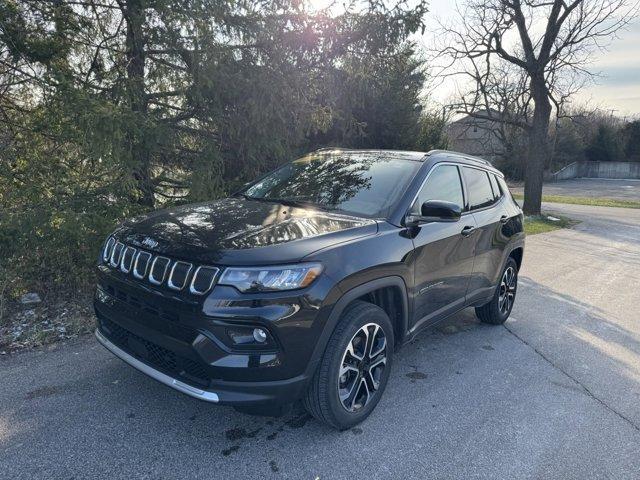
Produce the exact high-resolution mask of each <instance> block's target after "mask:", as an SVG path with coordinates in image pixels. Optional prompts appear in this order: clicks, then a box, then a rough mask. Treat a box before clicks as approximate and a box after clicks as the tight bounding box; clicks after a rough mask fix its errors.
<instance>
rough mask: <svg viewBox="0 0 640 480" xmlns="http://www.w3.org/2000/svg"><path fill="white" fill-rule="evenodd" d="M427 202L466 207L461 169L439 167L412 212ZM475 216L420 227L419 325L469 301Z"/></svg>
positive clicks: (416, 301)
mask: <svg viewBox="0 0 640 480" xmlns="http://www.w3.org/2000/svg"><path fill="white" fill-rule="evenodd" d="M427 200H445V201H447V202H453V203H456V204H457V205H460V206H461V207H464V205H465V201H464V195H463V190H462V182H461V177H460V171H459V167H458V166H456V165H452V164H443V165H436V166H435V167H434V169H433V170H432V171H431V172H430V173H429V176H428V177H427V180H426V181H425V183H424V185H423V186H422V189H421V190H420V193H419V194H418V198H417V201H416V202H415V204H414V205H413V207H412V209H413V210H415V211H416V212H418V211H419V210H420V206H421V205H422V204H423V203H424V202H426V201H427ZM475 227H476V224H475V219H474V218H473V215H468V214H466V215H463V216H462V218H461V219H460V220H459V221H457V222H452V223H447V222H431V223H426V224H424V225H421V226H420V227H416V228H417V232H415V236H414V238H413V242H414V249H415V250H414V256H413V263H414V279H415V282H414V289H415V290H414V312H415V320H416V323H415V325H414V327H413V329H412V330H414V329H416V328H417V327H418V326H421V325H425V324H429V323H432V322H435V321H437V320H439V319H440V318H442V317H443V316H445V315H447V314H448V313H450V312H451V311H453V310H456V309H458V308H460V307H462V305H463V304H464V302H465V295H466V292H467V286H468V283H469V278H470V275H471V272H472V270H473V259H474V244H475V239H474V238H473V237H474V230H475Z"/></svg>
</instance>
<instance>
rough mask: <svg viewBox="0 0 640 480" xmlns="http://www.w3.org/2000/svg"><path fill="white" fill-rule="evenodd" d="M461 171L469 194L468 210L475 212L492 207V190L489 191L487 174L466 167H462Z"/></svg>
mask: <svg viewBox="0 0 640 480" xmlns="http://www.w3.org/2000/svg"><path fill="white" fill-rule="evenodd" d="M462 171H463V172H464V179H465V182H466V184H467V190H468V194H469V208H470V209H471V210H476V209H478V208H484V207H488V206H490V205H492V204H493V202H494V199H493V190H491V183H490V181H489V175H488V174H487V172H485V171H484V170H478V169H477V168H468V167H463V168H462Z"/></svg>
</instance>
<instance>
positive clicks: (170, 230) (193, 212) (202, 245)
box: [116, 198, 377, 265]
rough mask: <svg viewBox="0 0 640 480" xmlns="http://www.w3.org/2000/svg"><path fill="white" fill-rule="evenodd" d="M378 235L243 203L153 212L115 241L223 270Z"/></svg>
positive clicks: (332, 217)
mask: <svg viewBox="0 0 640 480" xmlns="http://www.w3.org/2000/svg"><path fill="white" fill-rule="evenodd" d="M376 232H377V223H376V221H374V220H371V219H367V218H360V217H353V216H349V215H342V214H336V213H332V212H326V211H321V210H316V209H313V208H299V207H291V206H287V205H282V204H279V203H269V202H263V201H257V200H247V199H244V198H226V199H223V200H218V201H213V202H206V203H200V204H195V205H187V206H182V207H177V208H172V209H166V210H158V211H156V212H153V213H150V214H148V215H143V216H140V217H136V218H133V219H131V220H129V221H127V222H125V223H124V224H123V225H122V227H121V228H120V229H119V230H118V231H117V233H116V236H117V238H118V239H120V240H121V241H123V242H124V243H126V244H129V245H135V246H138V247H140V248H143V249H145V250H148V251H152V252H156V253H160V254H163V255H167V256H170V257H173V258H178V259H184V260H190V261H197V262H203V263H219V264H226V265H234V264H239V265H249V264H252V265H265V264H274V263H282V262H295V261H298V260H300V259H302V258H303V257H305V256H306V255H309V254H310V253H312V252H314V251H317V250H320V249H322V248H326V247H328V246H331V245H333V244H336V243H341V242H346V241H350V240H353V239H355V238H358V237H361V236H365V235H372V234H374V233H376Z"/></svg>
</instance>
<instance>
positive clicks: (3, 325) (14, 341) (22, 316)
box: [0, 297, 95, 355]
mask: <svg viewBox="0 0 640 480" xmlns="http://www.w3.org/2000/svg"><path fill="white" fill-rule="evenodd" d="M94 328H95V323H94V316H93V310H92V307H91V300H90V298H81V299H77V300H72V301H61V302H55V301H51V300H50V299H48V298H47V297H45V298H43V300H42V302H40V303H37V304H30V305H22V304H19V303H13V304H11V305H10V306H8V308H7V309H6V310H5V311H4V314H3V316H2V319H1V320H0V354H5V355H6V354H9V353H12V352H15V351H19V350H24V349H29V348H34V347H39V346H43V345H49V344H52V343H55V342H58V341H60V340H67V339H71V338H76V337H78V336H80V335H84V334H87V333H90V332H92V331H93V330H94Z"/></svg>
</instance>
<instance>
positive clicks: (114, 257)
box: [109, 242, 124, 267]
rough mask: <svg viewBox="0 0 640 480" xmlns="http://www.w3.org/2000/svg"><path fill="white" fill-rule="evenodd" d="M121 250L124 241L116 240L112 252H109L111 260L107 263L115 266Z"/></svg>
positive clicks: (117, 263)
mask: <svg viewBox="0 0 640 480" xmlns="http://www.w3.org/2000/svg"><path fill="white" fill-rule="evenodd" d="M123 250H124V243H122V242H117V243H116V244H115V245H114V247H113V252H111V260H109V265H111V266H112V267H117V266H118V265H119V264H120V259H121V257H122V251H123Z"/></svg>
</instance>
